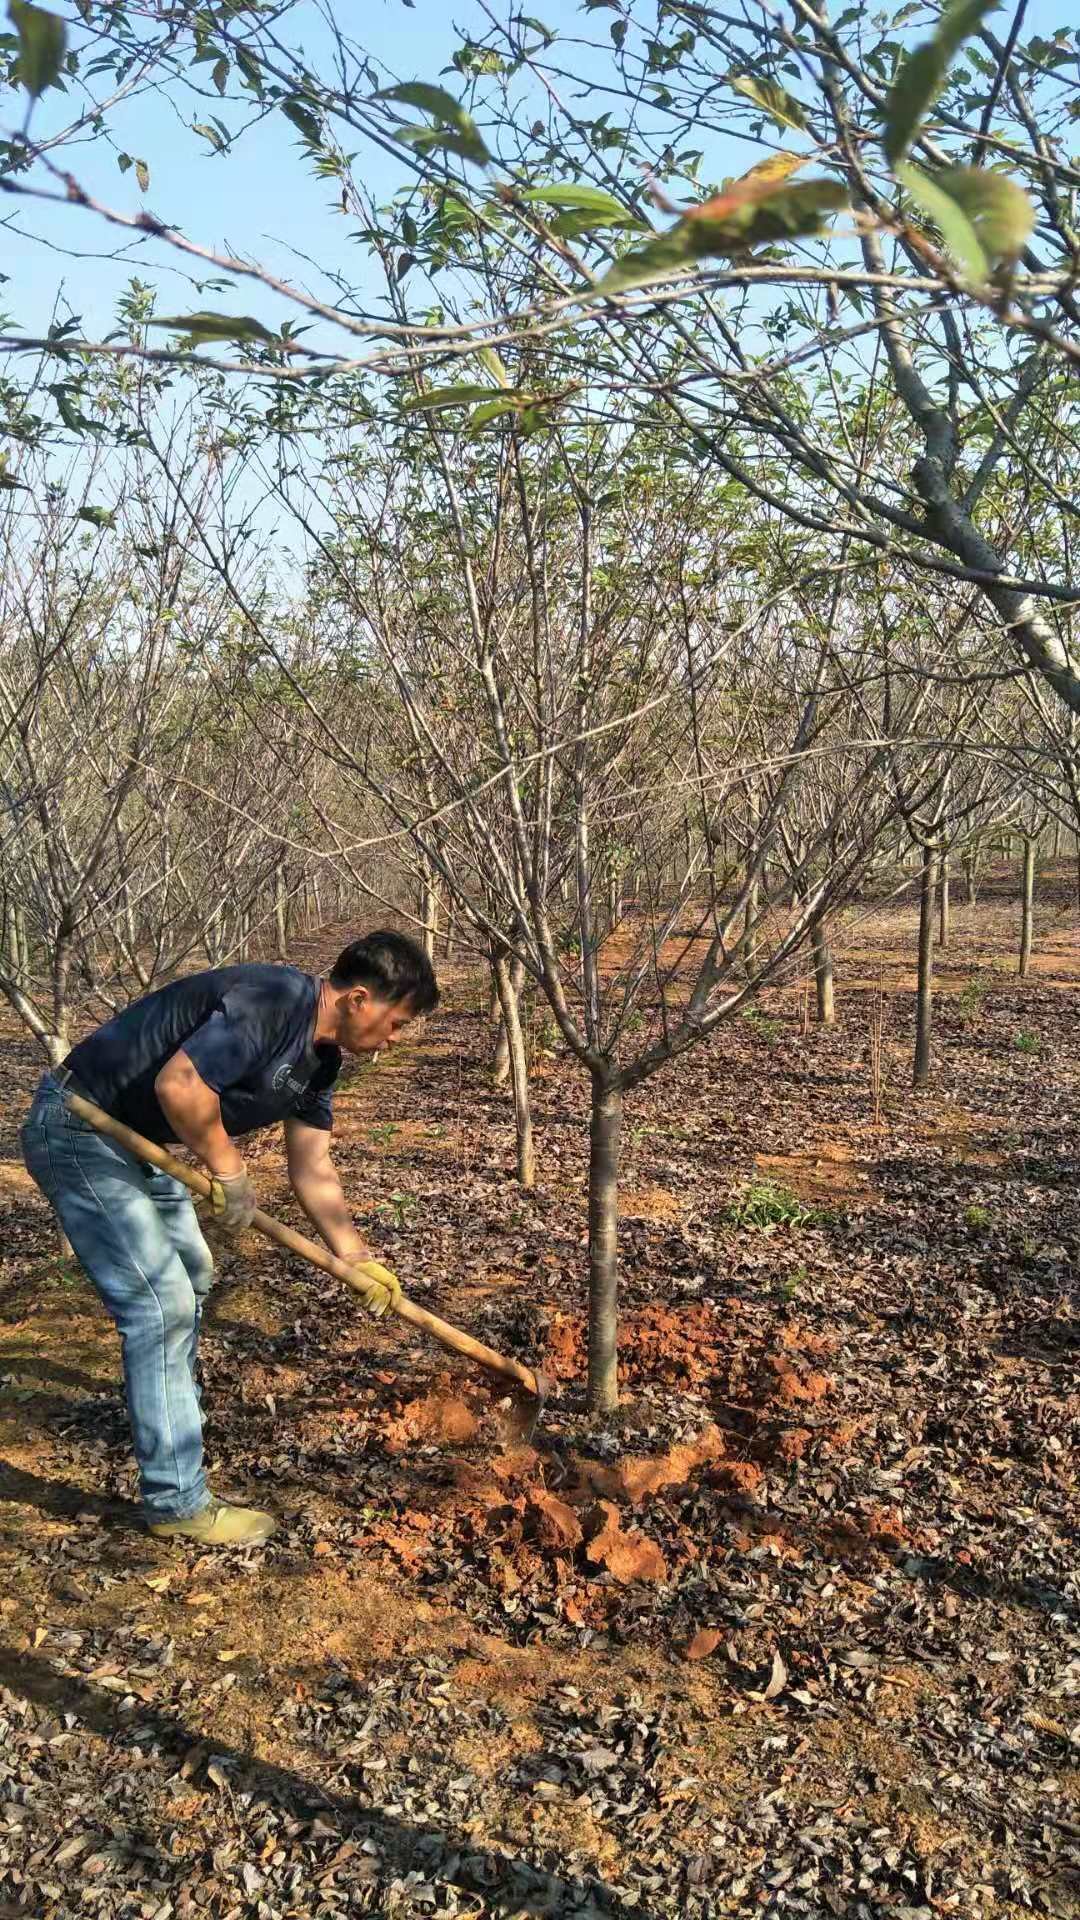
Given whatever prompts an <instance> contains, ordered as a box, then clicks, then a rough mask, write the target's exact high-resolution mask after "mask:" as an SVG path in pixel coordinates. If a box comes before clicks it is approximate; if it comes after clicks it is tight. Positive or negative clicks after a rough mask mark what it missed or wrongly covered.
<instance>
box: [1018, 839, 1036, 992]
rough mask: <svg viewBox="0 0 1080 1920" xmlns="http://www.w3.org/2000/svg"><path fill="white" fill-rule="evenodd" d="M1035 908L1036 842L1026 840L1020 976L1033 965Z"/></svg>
mask: <svg viewBox="0 0 1080 1920" xmlns="http://www.w3.org/2000/svg"><path fill="white" fill-rule="evenodd" d="M1034 909H1035V842H1034V840H1025V841H1024V860H1023V865H1022V867H1021V873H1020V978H1021V980H1023V979H1024V978H1025V977H1026V974H1027V970H1028V968H1029V966H1030V965H1031V935H1032V924H1033V917H1034Z"/></svg>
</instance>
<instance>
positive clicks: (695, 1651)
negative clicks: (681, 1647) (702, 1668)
mask: <svg viewBox="0 0 1080 1920" xmlns="http://www.w3.org/2000/svg"><path fill="white" fill-rule="evenodd" d="M720 1640H721V1634H720V1629H719V1627H699V1628H698V1630H697V1632H696V1633H695V1635H694V1637H693V1639H692V1640H691V1641H690V1643H689V1645H688V1646H687V1649H686V1657H687V1659H688V1660H707V1659H708V1657H709V1655H710V1653H713V1652H714V1651H715V1649H716V1648H717V1647H718V1646H719V1645H720Z"/></svg>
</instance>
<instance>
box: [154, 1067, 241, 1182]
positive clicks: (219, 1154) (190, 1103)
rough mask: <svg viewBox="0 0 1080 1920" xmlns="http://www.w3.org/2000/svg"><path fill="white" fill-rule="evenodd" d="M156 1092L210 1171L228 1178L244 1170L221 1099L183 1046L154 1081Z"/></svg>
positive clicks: (172, 1122)
mask: <svg viewBox="0 0 1080 1920" xmlns="http://www.w3.org/2000/svg"><path fill="white" fill-rule="evenodd" d="M154 1092H155V1093H156V1094H157V1097H158V1103H159V1105H160V1107H161V1111H162V1113H163V1114H164V1115H165V1118H166V1120H167V1121H168V1122H169V1124H170V1126H171V1127H172V1128H173V1130H174V1132H175V1134H176V1137H177V1139H178V1140H182V1141H183V1143H184V1145H185V1146H186V1147H190V1148H191V1151H192V1153H196V1154H198V1156H199V1159H200V1160H201V1161H202V1163H203V1165H204V1166H206V1167H209V1169H210V1172H211V1173H214V1174H217V1175H218V1176H219V1178H221V1179H225V1180H228V1179H233V1178H235V1176H236V1175H237V1174H241V1173H243V1171H244V1161H243V1156H242V1155H241V1154H240V1153H239V1152H238V1151H237V1149H236V1147H235V1146H234V1145H233V1143H232V1141H231V1140H230V1139H229V1136H228V1134H227V1133H226V1131H225V1128H224V1126H223V1125H222V1122H221V1101H220V1100H219V1099H218V1096H217V1094H216V1093H215V1092H214V1089H213V1087H208V1086H207V1084H206V1081H205V1080H204V1079H203V1078H202V1076H201V1075H200V1074H199V1073H198V1072H197V1071H196V1069H195V1067H194V1066H193V1065H192V1063H191V1061H190V1060H189V1059H188V1056H187V1054H186V1053H185V1052H184V1051H183V1048H181V1050H180V1052H179V1053H174V1054H173V1056H172V1059H171V1060H166V1062H165V1065H164V1066H163V1067H162V1069H161V1072H160V1073H159V1074H158V1076H157V1078H156V1080H155V1081H154Z"/></svg>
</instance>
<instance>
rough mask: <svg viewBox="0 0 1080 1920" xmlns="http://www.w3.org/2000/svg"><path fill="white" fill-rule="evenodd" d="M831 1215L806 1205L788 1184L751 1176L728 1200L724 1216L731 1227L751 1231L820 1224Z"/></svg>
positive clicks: (816, 1225) (766, 1231) (767, 1231)
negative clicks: (747, 1182) (751, 1178)
mask: <svg viewBox="0 0 1080 1920" xmlns="http://www.w3.org/2000/svg"><path fill="white" fill-rule="evenodd" d="M829 1218H830V1216H829V1215H828V1214H827V1213H823V1212H822V1211H821V1209H820V1208H818V1207H808V1206H805V1205H804V1204H803V1202H802V1201H801V1200H800V1199H799V1196H798V1194H796V1193H792V1192H790V1191H789V1189H788V1188H787V1187H778V1186H776V1185H775V1184H774V1182H773V1181H771V1180H751V1181H750V1183H749V1185H747V1186H745V1187H744V1188H743V1189H742V1192H741V1193H737V1194H735V1195H734V1196H733V1198H732V1199H731V1200H729V1202H728V1204H727V1206H726V1207H725V1209H724V1219H725V1220H727V1221H728V1222H729V1224H730V1225H731V1226H733V1227H746V1228H748V1229H750V1231H751V1232H754V1233H772V1232H773V1231H774V1229H775V1228H776V1227H819V1226H823V1225H825V1224H826V1223H827V1221H828V1220H829Z"/></svg>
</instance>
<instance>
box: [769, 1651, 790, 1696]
mask: <svg viewBox="0 0 1080 1920" xmlns="http://www.w3.org/2000/svg"><path fill="white" fill-rule="evenodd" d="M786 1686H787V1668H786V1667H785V1665H784V1663H783V1661H782V1660H781V1658H780V1655H779V1654H778V1653H774V1654H773V1662H772V1672H771V1674H770V1675H769V1684H768V1686H767V1687H766V1689H765V1698H766V1700H775V1699H776V1696H777V1694H778V1693H783V1691H784V1688H785V1687H786Z"/></svg>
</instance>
